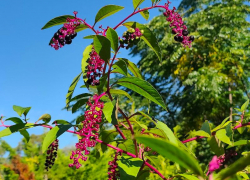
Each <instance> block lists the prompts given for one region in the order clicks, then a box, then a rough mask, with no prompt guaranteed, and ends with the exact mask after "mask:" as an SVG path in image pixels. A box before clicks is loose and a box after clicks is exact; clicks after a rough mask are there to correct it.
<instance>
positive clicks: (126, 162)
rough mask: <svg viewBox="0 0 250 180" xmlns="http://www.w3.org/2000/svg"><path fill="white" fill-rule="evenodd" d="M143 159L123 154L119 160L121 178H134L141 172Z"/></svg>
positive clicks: (123, 179)
mask: <svg viewBox="0 0 250 180" xmlns="http://www.w3.org/2000/svg"><path fill="white" fill-rule="evenodd" d="M142 163H143V161H142V160H141V159H139V158H133V157H130V156H125V155H123V156H121V157H120V158H119V160H118V168H119V172H120V179H121V180H128V179H129V180H134V179H135V178H136V176H137V174H138V173H139V170H140V168H141V166H142Z"/></svg>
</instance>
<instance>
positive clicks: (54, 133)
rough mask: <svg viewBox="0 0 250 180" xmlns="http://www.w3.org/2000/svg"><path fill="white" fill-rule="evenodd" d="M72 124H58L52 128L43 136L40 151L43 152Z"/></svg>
mask: <svg viewBox="0 0 250 180" xmlns="http://www.w3.org/2000/svg"><path fill="white" fill-rule="evenodd" d="M71 127H72V125H59V126H56V127H54V128H52V129H51V130H50V131H49V132H48V133H47V134H46V136H45V138H44V140H43V145H42V152H43V153H44V152H45V151H46V150H47V149H48V147H49V145H50V144H51V143H52V142H53V141H54V140H56V139H57V138H58V137H59V136H61V135H62V134H63V133H64V132H65V131H67V130H68V129H69V128H71Z"/></svg>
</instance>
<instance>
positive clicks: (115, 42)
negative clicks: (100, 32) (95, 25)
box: [106, 28, 118, 52]
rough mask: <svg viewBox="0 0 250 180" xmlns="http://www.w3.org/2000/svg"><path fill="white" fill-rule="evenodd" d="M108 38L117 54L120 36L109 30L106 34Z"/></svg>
mask: <svg viewBox="0 0 250 180" xmlns="http://www.w3.org/2000/svg"><path fill="white" fill-rule="evenodd" d="M106 37H107V38H108V39H109V41H110V43H111V47H112V49H113V50H114V51H115V52H117V50H118V34H117V32H116V31H115V30H114V29H112V28H108V30H107V32H106Z"/></svg>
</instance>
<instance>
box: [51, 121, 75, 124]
mask: <svg viewBox="0 0 250 180" xmlns="http://www.w3.org/2000/svg"><path fill="white" fill-rule="evenodd" d="M52 124H71V123H70V122H68V121H65V120H55V121H54V122H53V123H52Z"/></svg>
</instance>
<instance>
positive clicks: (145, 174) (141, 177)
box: [135, 170, 150, 180]
mask: <svg viewBox="0 0 250 180" xmlns="http://www.w3.org/2000/svg"><path fill="white" fill-rule="evenodd" d="M149 175H150V171H149V170H142V171H139V173H138V174H137V177H136V179H135V180H145V179H147V178H148V177H149Z"/></svg>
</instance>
